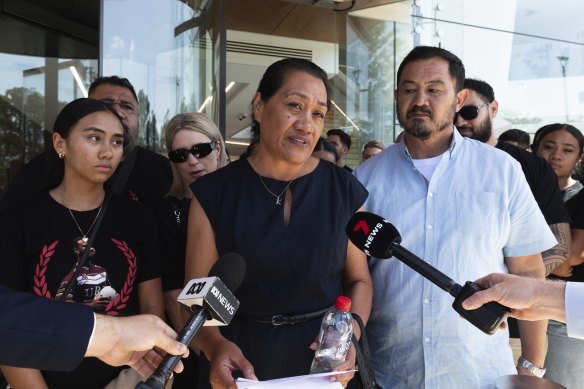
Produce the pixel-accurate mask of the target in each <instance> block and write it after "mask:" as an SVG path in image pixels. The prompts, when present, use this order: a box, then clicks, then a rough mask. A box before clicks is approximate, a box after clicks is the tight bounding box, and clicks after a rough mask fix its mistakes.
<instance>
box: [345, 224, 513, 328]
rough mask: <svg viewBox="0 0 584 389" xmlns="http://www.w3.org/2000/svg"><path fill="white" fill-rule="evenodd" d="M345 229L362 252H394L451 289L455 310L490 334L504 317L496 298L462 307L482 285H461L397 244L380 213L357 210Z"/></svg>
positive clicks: (382, 255)
mask: <svg viewBox="0 0 584 389" xmlns="http://www.w3.org/2000/svg"><path fill="white" fill-rule="evenodd" d="M345 231H346V232H347V235H348V236H349V239H350V240H351V242H353V244H354V245H355V246H357V247H358V248H359V249H360V250H362V251H364V252H365V254H367V255H370V256H372V257H375V258H380V259H386V258H391V257H392V256H395V257H396V258H397V259H399V260H400V261H402V262H403V263H405V264H406V265H408V266H409V267H410V268H412V269H413V270H415V271H416V272H417V273H419V274H421V275H422V276H423V277H424V278H426V279H427V280H429V281H431V282H432V283H434V284H435V285H436V286H438V287H439V288H441V289H443V290H445V291H446V292H448V293H450V295H451V296H453V297H454V302H453V303H452V307H453V308H454V309H455V310H456V312H458V313H459V314H460V315H461V316H462V317H464V318H465V319H466V320H468V321H469V322H470V323H472V324H473V325H474V326H475V327H477V328H478V329H480V330H481V331H483V332H484V333H486V334H489V335H492V334H493V333H495V331H496V330H497V328H499V326H500V324H501V322H502V321H503V320H505V318H506V317H507V315H508V313H509V308H507V307H505V306H503V305H501V304H499V303H496V302H489V303H487V304H485V305H483V306H482V307H480V308H478V309H474V310H466V309H464V308H463V307H462V302H463V301H464V300H466V299H467V298H468V297H470V296H471V295H473V294H474V293H475V292H478V291H480V290H483V288H482V287H480V286H479V285H477V284H475V283H474V282H470V281H467V282H466V283H465V284H464V286H460V285H459V284H457V283H456V282H455V281H454V280H453V279H451V278H450V277H448V276H447V275H446V274H444V273H442V272H441V271H439V270H438V269H436V268H435V267H433V266H432V265H430V264H429V263H428V262H426V261H424V260H423V259H421V258H419V257H418V256H416V255H415V254H413V253H412V252H410V251H408V250H407V249H405V248H404V247H402V246H400V243H401V236H400V234H399V232H398V231H397V229H396V228H395V227H394V226H393V225H392V224H391V223H390V222H388V221H387V220H385V219H383V218H382V217H380V216H378V215H375V214H373V213H369V212H357V213H355V215H353V217H352V218H351V220H349V223H348V224H347V227H346V229H345Z"/></svg>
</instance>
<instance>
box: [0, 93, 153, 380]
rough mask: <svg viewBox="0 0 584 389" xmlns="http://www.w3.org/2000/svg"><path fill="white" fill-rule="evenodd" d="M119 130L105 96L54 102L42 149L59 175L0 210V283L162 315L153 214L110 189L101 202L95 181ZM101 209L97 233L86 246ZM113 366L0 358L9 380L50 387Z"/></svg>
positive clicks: (116, 145) (118, 147)
mask: <svg viewBox="0 0 584 389" xmlns="http://www.w3.org/2000/svg"><path fill="white" fill-rule="evenodd" d="M124 134H125V131H124V125H123V124H122V121H121V119H120V118H119V116H118V115H117V113H116V112H115V110H113V109H112V108H111V106H109V105H108V104H107V103H103V102H100V101H96V100H91V99H78V100H75V101H73V102H71V103H69V104H68V105H67V106H65V108H63V110H62V111H61V112H60V113H59V115H58V116H57V119H56V121H55V126H54V132H53V137H52V141H53V147H54V149H55V152H54V155H52V156H51V157H52V162H53V163H54V170H55V171H57V172H58V174H59V175H60V176H61V177H62V179H61V180H60V182H59V184H58V185H57V186H55V187H52V188H46V189H47V191H44V192H41V193H39V194H38V195H36V196H35V197H33V198H32V199H30V200H25V201H22V202H21V203H19V204H16V205H15V206H13V207H12V208H9V209H7V210H6V211H5V212H3V213H2V215H0V235H1V236H2V239H1V240H0V266H1V268H2V272H0V283H2V284H6V285H9V286H11V287H12V288H14V289H17V290H23V291H28V292H31V293H34V294H36V295H39V296H43V297H46V298H51V299H57V300H63V301H69V302H77V303H81V304H87V305H89V306H91V307H93V308H94V311H95V312H96V313H99V314H108V315H120V316H128V315H134V314H138V313H151V314H155V315H157V316H159V317H163V315H164V308H163V302H162V293H161V282H160V278H159V271H158V269H157V264H156V252H157V247H156V245H155V243H154V242H155V241H156V239H155V237H156V234H155V233H154V232H153V231H152V230H151V228H153V227H154V223H153V218H152V215H151V214H150V215H149V214H148V213H147V212H146V211H145V209H142V208H139V206H137V205H134V204H130V203H129V202H126V200H123V199H120V198H118V197H116V196H114V195H111V196H108V198H109V200H108V203H107V205H105V204H104V200H105V199H106V192H105V190H104V182H106V181H107V180H108V179H109V178H110V176H111V175H112V173H113V172H114V171H115V169H116V167H117V166H118V164H119V163H120V160H121V158H122V154H123V145H124ZM101 213H103V215H102V216H103V220H102V223H101V225H100V226H99V231H98V233H97V235H96V238H95V240H94V242H93V244H92V247H87V244H88V240H89V236H91V233H92V231H93V229H94V228H95V226H96V221H97V219H98V216H99V215H100V214H101ZM85 250H89V251H88V256H87V259H86V261H85V262H84V263H83V264H80V263H79V261H80V258H81V256H82V255H83V252H85ZM78 267H80V268H79V272H78V273H77V274H76V275H75V270H77V268H78ZM69 284H70V286H69V287H68V285H69ZM121 369H122V368H114V367H110V366H107V365H105V364H104V363H102V362H100V361H99V360H97V359H93V358H89V359H86V360H84V361H83V362H82V364H81V365H80V366H79V367H78V368H77V369H76V370H74V371H73V372H70V373H59V372H48V371H43V372H41V371H39V370H34V369H21V368H14V367H6V366H2V371H3V372H4V374H5V376H6V378H7V379H8V382H9V383H10V384H11V385H12V386H13V387H23V388H47V387H50V388H59V389H63V388H65V389H66V388H86V389H87V388H103V387H104V386H106V385H107V384H108V383H109V382H110V381H112V380H113V379H116V378H117V377H118V375H119V374H120V371H121ZM132 387H133V386H132Z"/></svg>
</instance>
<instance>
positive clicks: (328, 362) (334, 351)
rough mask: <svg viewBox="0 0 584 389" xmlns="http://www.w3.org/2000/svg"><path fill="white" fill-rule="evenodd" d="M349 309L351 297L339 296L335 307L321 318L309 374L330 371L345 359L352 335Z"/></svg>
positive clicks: (351, 319)
mask: <svg viewBox="0 0 584 389" xmlns="http://www.w3.org/2000/svg"><path fill="white" fill-rule="evenodd" d="M350 310H351V299H350V298H348V297H346V296H339V297H337V301H336V302H335V307H334V308H333V309H331V310H330V311H328V312H327V313H326V314H325V315H324V317H323V318H322V323H321V325H320V332H319V334H318V346H317V348H316V352H315V353H314V359H313V360H312V366H311V367H310V373H311V374H312V373H324V372H328V371H332V370H333V368H335V367H336V366H338V365H340V364H341V363H343V362H344V361H345V358H346V357H347V352H348V351H349V346H350V345H351V337H352V336H353V317H352V316H351V313H350V312H349V311H350Z"/></svg>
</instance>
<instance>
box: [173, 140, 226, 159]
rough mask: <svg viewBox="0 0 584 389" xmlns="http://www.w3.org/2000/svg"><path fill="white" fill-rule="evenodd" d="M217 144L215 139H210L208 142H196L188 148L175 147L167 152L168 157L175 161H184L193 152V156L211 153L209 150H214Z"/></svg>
mask: <svg viewBox="0 0 584 389" xmlns="http://www.w3.org/2000/svg"><path fill="white" fill-rule="evenodd" d="M216 146H217V142H216V141H211V142H209V143H197V144H196V145H193V147H191V148H190V149H184V148H183V149H176V150H172V151H171V152H169V153H168V158H169V159H170V160H171V161H172V162H175V163H181V162H186V160H187V159H189V154H193V157H195V158H203V157H206V156H207V155H209V154H211V151H213V150H215V147H216Z"/></svg>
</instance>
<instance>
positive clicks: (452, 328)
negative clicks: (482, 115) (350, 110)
mask: <svg viewBox="0 0 584 389" xmlns="http://www.w3.org/2000/svg"><path fill="white" fill-rule="evenodd" d="M464 79H465V70H464V65H463V64H462V61H461V60H460V59H459V58H458V57H456V56H455V55H454V54H452V53H451V52H449V51H446V50H444V49H441V48H437V47H428V46H419V47H416V48H414V49H413V50H412V51H411V52H410V53H409V54H408V55H407V56H406V57H405V59H404V60H403V61H402V63H401V64H400V66H399V68H398V71H397V82H396V85H397V89H396V90H395V92H394V96H395V99H396V102H397V112H398V119H399V122H400V124H401V126H402V127H403V128H404V130H405V133H404V136H403V139H402V140H401V141H400V142H399V143H397V144H394V145H391V146H388V147H387V148H386V149H385V150H384V151H382V152H381V153H379V154H378V155H377V156H376V157H375V158H371V159H369V160H368V161H366V162H364V163H362V164H361V165H359V166H358V167H357V168H356V169H355V176H356V177H357V178H358V179H359V180H360V181H361V182H362V183H363V184H364V185H365V187H366V188H367V190H368V191H369V197H368V199H367V201H366V202H365V206H364V208H365V210H366V211H370V212H374V213H376V214H379V215H381V216H382V217H384V218H385V219H387V220H389V221H391V222H392V223H393V224H394V225H395V226H396V228H397V229H398V230H399V231H400V233H401V236H402V245H403V246H404V247H407V248H408V249H409V250H410V251H412V252H413V253H415V254H416V255H418V256H420V257H421V258H424V259H425V260H426V261H428V262H429V263H430V264H432V265H433V266H435V267H436V268H438V269H439V270H441V271H443V272H445V273H446V274H448V275H449V276H450V277H452V278H453V279H455V280H457V281H458V282H464V281H465V280H474V279H477V278H479V277H482V276H484V275H486V274H488V273H492V272H493V269H499V270H497V271H496V272H499V273H501V272H509V273H514V274H517V275H522V276H529V277H533V278H543V277H544V273H545V268H544V266H543V263H542V260H541V254H540V252H541V251H544V250H545V249H548V248H549V247H552V246H553V245H554V244H555V243H556V241H555V239H554V237H553V234H552V233H551V232H550V231H549V228H548V227H547V225H546V223H545V219H544V218H543V215H542V214H541V212H540V211H539V209H538V208H537V204H536V202H535V200H534V199H533V196H532V194H531V192H530V190H529V186H528V185H527V183H526V182H525V178H524V177H523V174H522V172H521V170H520V169H519V166H518V164H517V163H516V162H515V161H513V159H512V158H510V157H509V156H507V155H505V154H504V153H501V152H499V151H497V150H495V149H494V148H493V147H489V146H486V145H484V144H482V143H480V142H475V141H472V140H470V139H465V138H463V137H462V136H461V135H460V134H459V133H458V131H455V129H454V123H453V121H454V115H455V113H456V112H457V111H458V110H460V108H461V107H463V106H464V105H465V104H466V103H467V99H468V94H469V92H468V90H464V89H463V83H464ZM480 110H484V108H480V109H479V111H480ZM369 269H370V271H371V278H372V280H373V308H372V311H371V316H370V319H369V322H368V323H367V332H368V334H367V335H368V338H369V340H370V342H369V343H370V346H371V349H372V350H371V354H372V356H373V363H374V367H375V372H376V377H377V381H378V382H379V384H380V386H382V387H384V388H405V387H408V388H491V387H493V386H494V383H495V380H496V379H497V378H498V377H500V376H504V375H509V374H516V373H519V374H526V375H528V374H532V372H531V371H530V370H528V369H525V368H523V367H519V368H517V369H516V368H515V361H514V360H513V355H512V351H511V348H510V346H509V339H508V334H507V332H498V333H496V334H494V335H492V336H486V335H484V334H483V333H481V332H480V331H479V330H478V329H477V328H475V327H473V326H472V325H471V324H469V323H468V322H466V321H464V320H460V317H459V315H458V314H457V313H456V311H454V310H453V309H452V297H451V296H450V295H448V293H445V292H444V291H442V290H440V289H439V288H437V287H436V286H435V285H433V284H432V283H431V282H430V281H428V280H426V279H425V278H423V277H422V276H420V275H419V274H417V273H415V272H414V271H412V270H411V269H410V268H409V267H407V266H405V265H403V264H402V263H401V262H400V261H395V260H380V259H376V258H372V259H371V261H370V264H369ZM520 324H521V329H522V334H523V335H524V336H525V347H524V357H525V359H526V360H527V361H530V362H531V363H532V364H533V365H535V366H541V365H542V364H543V361H544V357H545V354H544V353H545V349H544V347H545V326H546V323H545V322H521V323H520ZM534 371H535V372H537V371H536V370H534Z"/></svg>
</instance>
